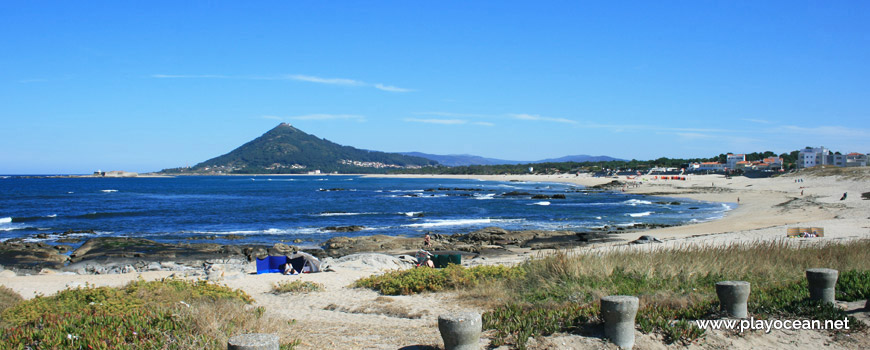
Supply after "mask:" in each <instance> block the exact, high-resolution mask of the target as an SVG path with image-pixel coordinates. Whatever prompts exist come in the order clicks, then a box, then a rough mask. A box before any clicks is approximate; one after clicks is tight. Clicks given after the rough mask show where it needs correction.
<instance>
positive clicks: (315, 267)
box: [287, 252, 320, 272]
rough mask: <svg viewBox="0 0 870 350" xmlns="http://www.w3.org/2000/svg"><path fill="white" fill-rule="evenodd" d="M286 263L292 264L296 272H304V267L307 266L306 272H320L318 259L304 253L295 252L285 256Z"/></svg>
mask: <svg viewBox="0 0 870 350" xmlns="http://www.w3.org/2000/svg"><path fill="white" fill-rule="evenodd" d="M287 262H288V263H290V264H293V269H294V270H296V271H300V272H302V271H306V270H305V267H306V266H307V267H308V271H307V272H320V259H317V258H315V257H314V255H311V254H308V253H305V252H295V253H293V254H290V255H289V256H287Z"/></svg>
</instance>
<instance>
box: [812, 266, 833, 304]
mask: <svg viewBox="0 0 870 350" xmlns="http://www.w3.org/2000/svg"><path fill="white" fill-rule="evenodd" d="M838 276H839V272H838V271H837V270H834V269H807V282H809V289H810V299H812V300H819V301H821V302H823V303H830V304H833V303H834V290H835V289H836V287H837V277H838Z"/></svg>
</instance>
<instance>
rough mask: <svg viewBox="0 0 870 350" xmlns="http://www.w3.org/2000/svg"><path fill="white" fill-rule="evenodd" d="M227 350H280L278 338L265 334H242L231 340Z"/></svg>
mask: <svg viewBox="0 0 870 350" xmlns="http://www.w3.org/2000/svg"><path fill="white" fill-rule="evenodd" d="M227 350H278V336H277V335H275V334H264V333H251V334H240V335H237V336H234V337H232V338H230V340H229V341H228V342H227Z"/></svg>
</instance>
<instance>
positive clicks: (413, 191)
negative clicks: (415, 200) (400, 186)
mask: <svg viewBox="0 0 870 350" xmlns="http://www.w3.org/2000/svg"><path fill="white" fill-rule="evenodd" d="M387 192H392V193H397V192H411V193H420V192H424V191H423V190H389V191H387Z"/></svg>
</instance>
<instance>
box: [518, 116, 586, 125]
mask: <svg viewBox="0 0 870 350" xmlns="http://www.w3.org/2000/svg"><path fill="white" fill-rule="evenodd" d="M510 116H511V117H513V118H514V119H519V120H533V121H546V122H556V123H565V124H578V122H577V121H576V120H571V119H565V118H551V117H542V116H539V115H532V114H511V115H510Z"/></svg>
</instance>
